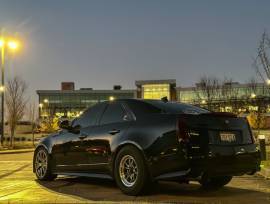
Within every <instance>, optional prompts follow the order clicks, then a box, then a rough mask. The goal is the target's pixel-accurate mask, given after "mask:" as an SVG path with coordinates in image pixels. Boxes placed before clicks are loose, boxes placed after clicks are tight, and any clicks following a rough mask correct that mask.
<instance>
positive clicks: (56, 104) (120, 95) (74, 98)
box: [37, 88, 136, 118]
mask: <svg viewBox="0 0 270 204" xmlns="http://www.w3.org/2000/svg"><path fill="white" fill-rule="evenodd" d="M37 94H38V96H39V107H40V108H39V110H40V111H39V117H40V118H43V117H47V116H49V115H56V116H57V117H68V118H72V117H76V116H78V115H80V113H81V112H82V111H83V110H85V109H86V108H88V107H90V106H92V105H94V104H96V103H99V102H102V101H106V100H113V99H125V98H135V97H136V91H135V90H93V89H92V88H82V89H80V90H38V91H37Z"/></svg>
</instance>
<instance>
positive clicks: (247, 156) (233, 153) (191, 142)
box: [33, 99, 260, 195]
mask: <svg viewBox="0 0 270 204" xmlns="http://www.w3.org/2000/svg"><path fill="white" fill-rule="evenodd" d="M60 127H61V128H62V130H61V131H60V132H58V133H55V134H53V135H50V136H48V137H46V138H44V139H43V140H41V141H40V143H39V144H38V146H37V147H36V150H35V154H34V159H33V171H34V172H35V174H36V176H37V178H38V179H40V180H52V179H55V178H56V177H57V175H73V176H88V177H101V178H108V179H114V180H115V181H116V183H117V185H118V186H119V188H120V189H121V190H122V191H123V192H124V193H126V194H128V195H138V194H140V193H142V192H144V190H145V189H147V186H148V185H149V184H151V183H152V182H153V181H156V180H173V181H177V182H188V181H190V180H196V181H198V182H200V183H201V184H202V186H203V187H206V188H209V187H211V188H212V187H215V188H217V187H222V186H224V185H226V184H227V183H229V182H230V180H231V179H232V176H235V175H243V174H254V173H255V172H256V171H258V170H259V164H260V157H259V155H260V154H259V151H258V150H257V148H256V145H255V144H254V140H253V137H252V133H251V130H250V127H249V124H248V122H247V120H246V119H245V118H239V117H237V116H236V115H234V114H230V113H215V112H210V111H208V110H205V109H202V108H198V107H196V106H192V105H187V104H182V103H176V102H168V101H166V100H139V99H123V100H115V101H107V102H102V103H99V104H97V105H95V106H93V107H91V108H89V109H88V110H86V111H85V112H84V113H83V114H82V115H81V116H80V117H79V118H77V119H75V120H73V121H72V123H69V122H68V121H63V122H62V123H61V124H60Z"/></svg>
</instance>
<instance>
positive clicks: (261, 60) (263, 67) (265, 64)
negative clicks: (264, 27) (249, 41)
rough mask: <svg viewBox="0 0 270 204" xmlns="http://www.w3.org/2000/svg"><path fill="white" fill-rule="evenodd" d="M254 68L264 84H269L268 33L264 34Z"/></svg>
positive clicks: (269, 44)
mask: <svg viewBox="0 0 270 204" xmlns="http://www.w3.org/2000/svg"><path fill="white" fill-rule="evenodd" d="M253 67H254V69H255V71H256V73H257V74H258V76H259V77H260V78H261V80H262V81H263V82H264V83H266V84H267V83H269V79H270V38H269V36H268V34H267V32H266V31H264V32H263V34H262V37H261V40H260V42H259V46H258V49H257V56H256V58H255V59H254V63H253Z"/></svg>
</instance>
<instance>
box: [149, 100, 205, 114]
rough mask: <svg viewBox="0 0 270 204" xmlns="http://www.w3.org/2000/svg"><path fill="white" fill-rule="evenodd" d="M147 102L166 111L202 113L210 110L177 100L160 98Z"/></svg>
mask: <svg viewBox="0 0 270 204" xmlns="http://www.w3.org/2000/svg"><path fill="white" fill-rule="evenodd" d="M145 102H146V103H148V104H151V105H153V106H155V107H157V108H158V109H160V110H161V111H162V112H166V113H186V114H201V113H209V112H210V111H208V110H206V109H203V108H200V107H197V106H192V105H188V104H183V103H177V102H164V101H159V100H145Z"/></svg>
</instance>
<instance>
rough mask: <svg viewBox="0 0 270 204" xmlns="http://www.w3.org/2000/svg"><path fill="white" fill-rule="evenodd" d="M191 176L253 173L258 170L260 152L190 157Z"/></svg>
mask: <svg viewBox="0 0 270 204" xmlns="http://www.w3.org/2000/svg"><path fill="white" fill-rule="evenodd" d="M190 162H191V166H192V168H191V172H190V174H191V176H192V177H197V176H201V175H203V174H208V175H209V176H237V175H243V174H254V173H255V172H257V171H259V170H260V162H261V159H260V152H259V151H258V150H256V151H254V152H245V153H239V152H238V153H236V154H234V155H219V154H215V155H211V154H210V155H207V156H206V157H204V156H201V157H197V158H191V160H190Z"/></svg>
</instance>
